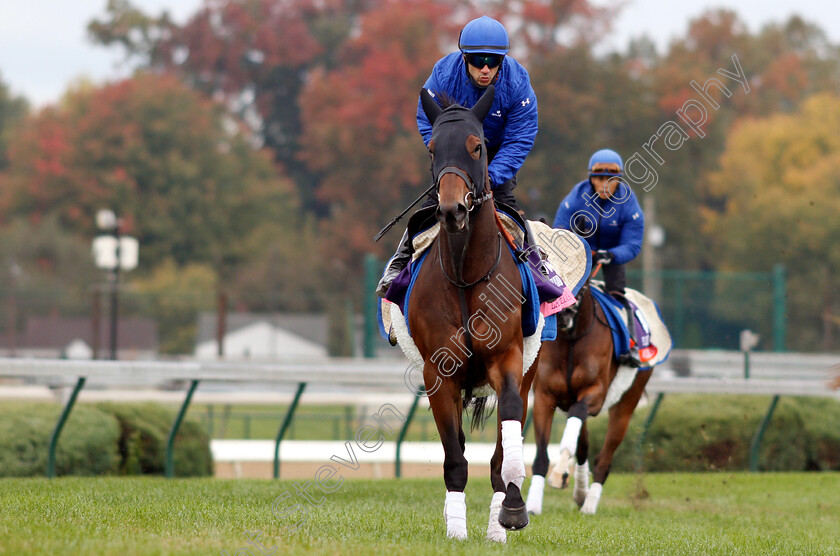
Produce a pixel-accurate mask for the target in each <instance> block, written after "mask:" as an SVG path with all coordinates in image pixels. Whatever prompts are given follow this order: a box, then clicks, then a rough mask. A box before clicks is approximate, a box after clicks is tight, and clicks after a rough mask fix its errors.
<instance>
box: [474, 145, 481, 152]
mask: <svg viewBox="0 0 840 556" xmlns="http://www.w3.org/2000/svg"><path fill="white" fill-rule="evenodd" d="M473 152H474V153H475V154H477V155H480V154H481V143H479V144H478V145H476V146H475V148H474V149H473Z"/></svg>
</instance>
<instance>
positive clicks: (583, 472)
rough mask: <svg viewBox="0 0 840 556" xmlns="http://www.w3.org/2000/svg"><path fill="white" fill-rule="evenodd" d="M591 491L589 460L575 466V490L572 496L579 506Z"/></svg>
mask: <svg viewBox="0 0 840 556" xmlns="http://www.w3.org/2000/svg"><path fill="white" fill-rule="evenodd" d="M588 493H589V460H586V461H585V462H583V463H582V464H578V465H576V466H575V490H574V492H573V493H572V497H573V498H574V499H575V503H576V504H577V505H578V506H582V505H583V503H584V501H586V495H587V494H588Z"/></svg>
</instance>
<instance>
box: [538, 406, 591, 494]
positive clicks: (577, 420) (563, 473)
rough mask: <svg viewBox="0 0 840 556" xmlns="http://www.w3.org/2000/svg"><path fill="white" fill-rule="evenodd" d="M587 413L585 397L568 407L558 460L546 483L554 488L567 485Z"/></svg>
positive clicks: (587, 407)
mask: <svg viewBox="0 0 840 556" xmlns="http://www.w3.org/2000/svg"><path fill="white" fill-rule="evenodd" d="M588 413H589V404H588V403H587V398H586V397H584V398H583V399H581V400H578V401H577V402H575V403H573V404H572V407H570V408H569V416H568V418H567V419H566V428H564V429H563V437H562V438H561V439H560V460H559V461H558V462H557V463H556V464H555V465H554V467H553V468H552V470H551V474H550V475H549V477H548V484H550V485H551V486H553V487H554V488H566V487H567V486H569V473H570V471H572V470H573V469H574V462H575V459H574V456H575V454H576V453H577V446H578V443H579V439H580V437H581V432H582V429H583V426H584V423H585V422H586V417H587V415H588Z"/></svg>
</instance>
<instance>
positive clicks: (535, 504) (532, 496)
mask: <svg viewBox="0 0 840 556" xmlns="http://www.w3.org/2000/svg"><path fill="white" fill-rule="evenodd" d="M543 492H545V477H543V476H542V475H534V476H533V477H531V486H530V487H529V488H528V501H527V502H525V508H526V509H527V510H528V513H529V514H534V515H540V514H541V513H542V504H543Z"/></svg>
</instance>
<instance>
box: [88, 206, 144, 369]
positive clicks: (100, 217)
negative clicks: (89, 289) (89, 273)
mask: <svg viewBox="0 0 840 556" xmlns="http://www.w3.org/2000/svg"><path fill="white" fill-rule="evenodd" d="M122 224H123V222H122V219H121V218H118V217H117V215H116V214H114V211H112V210H108V209H104V210H100V211H99V212H97V213H96V225H97V227H98V228H99V229H100V230H102V231H104V232H106V234H107V235H103V236H98V237H96V238H95V239H94V240H93V256H94V259H95V260H96V266H98V267H99V268H104V269H107V270H108V271H109V283H110V284H109V285H110V288H111V323H110V327H111V338H110V348H111V350H110V351H111V353H110V358H111V359H112V360H116V359H117V335H118V329H117V328H118V322H119V282H120V271H121V270H122V271H127V270H131V269H133V268H135V267H136V266H137V253H138V243H137V240H136V239H135V238H133V237H127V236H124V235H122V229H121V228H122Z"/></svg>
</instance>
